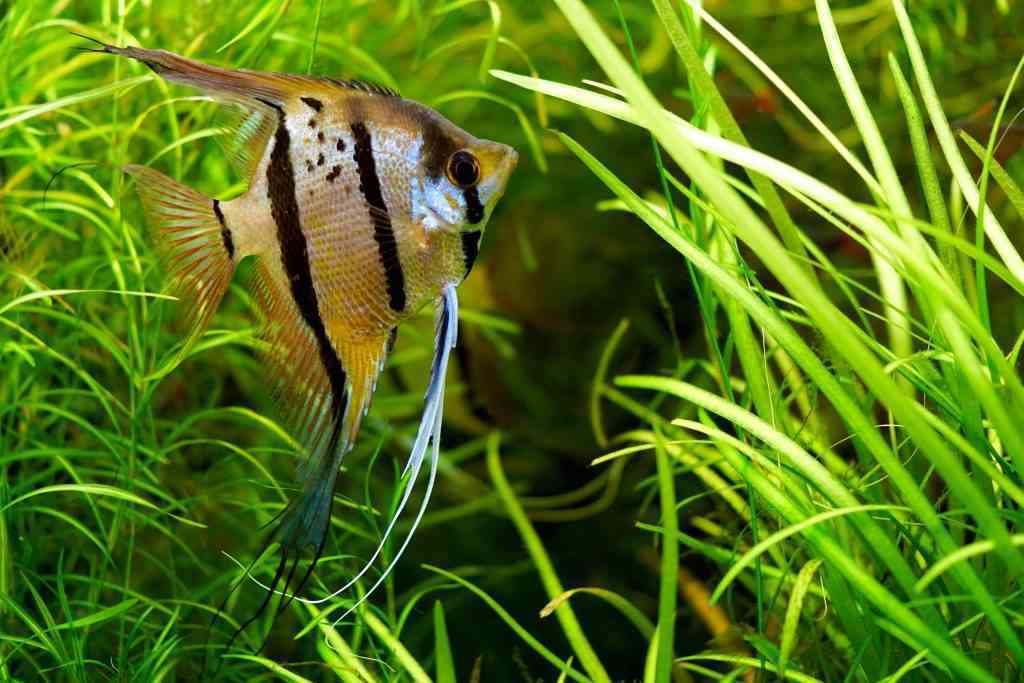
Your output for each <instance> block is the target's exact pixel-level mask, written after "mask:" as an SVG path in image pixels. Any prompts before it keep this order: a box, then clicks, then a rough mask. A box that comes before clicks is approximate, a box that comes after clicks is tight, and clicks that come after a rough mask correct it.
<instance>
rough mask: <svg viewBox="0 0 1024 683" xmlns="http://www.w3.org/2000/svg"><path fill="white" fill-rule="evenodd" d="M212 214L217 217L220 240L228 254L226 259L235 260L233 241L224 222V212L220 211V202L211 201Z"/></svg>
mask: <svg viewBox="0 0 1024 683" xmlns="http://www.w3.org/2000/svg"><path fill="white" fill-rule="evenodd" d="M213 214H214V215H215V216H216V217H217V222H218V223H220V238H221V240H223V241H224V251H226V252H228V258H229V259H234V258H235V241H234V240H233V239H232V238H231V229H230V228H228V224H227V223H225V222H224V212H223V211H221V210H220V200H219V199H214V200H213Z"/></svg>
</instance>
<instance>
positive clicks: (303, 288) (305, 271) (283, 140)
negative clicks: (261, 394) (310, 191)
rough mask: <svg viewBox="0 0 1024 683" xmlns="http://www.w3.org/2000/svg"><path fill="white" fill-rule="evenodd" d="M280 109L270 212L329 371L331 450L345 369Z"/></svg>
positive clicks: (291, 279) (270, 175) (287, 267)
mask: <svg viewBox="0 0 1024 683" xmlns="http://www.w3.org/2000/svg"><path fill="white" fill-rule="evenodd" d="M274 108H275V109H277V112H278V117H279V119H280V120H279V122H278V125H277V131H276V132H275V133H274V148H273V149H272V150H271V151H270V163H269V164H268V165H267V195H268V198H269V199H270V214H271V215H272V216H273V217H274V223H275V224H276V225H277V240H278V242H279V243H280V245H281V263H282V264H283V266H284V272H285V274H286V275H287V276H288V281H289V282H290V283H291V287H292V297H293V298H294V299H295V305H296V306H297V307H298V309H299V313H300V314H301V315H302V319H303V320H305V321H306V324H307V325H308V326H309V329H310V330H312V332H313V336H314V337H315V338H316V342H317V346H318V347H319V351H320V361H321V362H322V363H323V365H324V369H325V370H326V371H327V379H328V381H329V382H330V384H331V393H332V396H333V401H332V403H333V406H334V412H335V418H336V419H335V422H334V429H333V433H332V434H331V443H330V445H329V446H328V448H329V449H330V450H333V449H334V446H335V444H336V442H337V439H338V435H339V433H340V427H341V420H342V417H343V416H344V415H345V406H346V404H347V400H348V399H347V396H346V393H345V384H346V377H345V369H344V368H343V367H342V365H341V360H339V358H338V354H337V353H335V351H334V347H333V346H332V345H331V340H330V339H329V338H328V337H327V330H326V329H325V328H324V321H323V318H322V317H321V316H320V305H319V303H318V302H317V297H316V290H315V289H314V288H313V273H312V271H310V268H309V251H308V248H307V244H306V236H305V234H303V232H302V224H301V222H300V221H299V203H298V199H297V198H296V196H295V169H294V168H293V167H292V160H291V155H290V150H289V148H290V146H291V137H290V136H289V134H288V128H287V126H286V125H285V115H284V111H282V110H281V109H280V108H279V107H276V106H275V107H274Z"/></svg>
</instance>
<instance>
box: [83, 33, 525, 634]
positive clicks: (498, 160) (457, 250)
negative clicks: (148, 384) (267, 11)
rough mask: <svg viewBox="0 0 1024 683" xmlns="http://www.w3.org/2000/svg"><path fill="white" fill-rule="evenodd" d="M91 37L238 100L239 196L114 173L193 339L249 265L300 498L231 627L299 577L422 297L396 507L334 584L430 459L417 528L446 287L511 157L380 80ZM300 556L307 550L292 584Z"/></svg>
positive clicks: (452, 302) (438, 377) (474, 241)
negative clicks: (203, 57) (130, 188)
mask: <svg viewBox="0 0 1024 683" xmlns="http://www.w3.org/2000/svg"><path fill="white" fill-rule="evenodd" d="M100 45H101V46H102V47H100V48H98V49H97V50H96V51H97V52H106V53H109V54H114V55H121V56H124V57H130V58H132V59H135V60H138V61H140V62H142V63H143V64H145V65H146V66H148V67H149V68H150V69H152V70H153V71H154V72H155V73H156V74H158V75H159V76H161V77H163V78H165V79H167V80H168V81H173V82H175V83H182V84H186V85H190V86H194V87H196V88H199V89H201V90H202V91H205V93H206V94H208V95H209V96H211V97H212V98H214V99H215V100H217V101H219V102H221V103H224V104H227V105H231V106H233V107H236V108H239V109H240V116H239V120H240V123H239V124H238V125H237V127H236V128H237V129H236V130H235V131H234V141H233V143H232V144H231V148H233V149H234V150H235V152H236V154H235V156H236V157H237V159H236V161H237V162H238V163H239V164H240V166H239V168H240V170H241V172H242V173H243V176H244V177H245V178H246V179H248V191H247V192H246V193H245V194H244V195H242V196H240V197H238V198H237V199H234V200H231V201H223V202H222V201H219V200H217V199H211V198H209V197H206V196H204V195H202V194H200V193H199V192H197V191H195V190H193V189H191V188H189V187H185V186H184V185H182V184H180V183H178V182H175V181H174V180H172V179H170V178H168V177H166V176H164V175H163V174H161V173H158V172H157V171H154V170H152V169H149V168H145V167H142V166H134V165H133V166H128V167H126V169H125V170H126V171H127V173H129V174H130V175H131V176H133V177H134V179H135V181H136V184H137V187H138V191H139V193H140V196H141V199H142V203H143V208H144V210H145V213H146V218H147V221H148V223H149V224H150V228H151V231H152V233H153V234H154V235H155V242H156V243H157V246H158V250H159V251H160V253H161V254H162V257H163V260H164V263H165V265H166V270H167V272H168V275H169V276H170V279H171V282H172V285H173V287H174V291H175V292H176V293H177V294H178V296H179V298H180V299H181V301H182V304H181V305H183V306H185V307H187V311H188V313H187V315H188V317H189V318H190V319H191V323H192V330H193V332H192V334H193V335H197V334H199V333H200V332H202V330H203V329H204V328H205V327H206V325H207V324H208V323H209V321H210V318H211V316H212V315H213V313H214V311H215V310H216V309H217V306H218V304H219V303H220V300H221V298H222V297H223V295H224V292H225V290H226V289H227V287H228V282H229V281H230V280H231V277H232V274H233V273H234V271H235V267H236V265H237V264H238V262H239V261H241V260H242V259H243V258H246V257H248V256H254V257H256V285H255V290H256V293H257V295H258V301H259V302H260V306H261V309H262V312H263V314H264V315H265V317H266V321H267V325H266V327H267V329H266V342H267V343H266V349H267V350H266V352H265V353H266V362H267V365H268V367H267V377H268V378H269V379H270V381H271V382H272V383H273V385H274V387H273V389H274V391H275V394H276V398H277V403H278V405H279V406H280V407H281V409H282V410H283V414H284V417H285V418H286V423H287V424H288V425H289V427H290V429H291V432H292V433H293V435H294V436H295V437H296V439H297V440H298V441H300V442H301V443H302V444H303V446H304V450H305V454H304V461H303V462H302V464H301V465H300V467H299V471H298V478H299V481H300V484H301V493H300V494H299V495H298V496H297V497H296V498H295V499H293V500H292V501H291V503H290V504H289V505H288V507H287V508H286V509H285V511H284V512H283V513H282V515H281V516H280V517H279V519H278V521H277V524H276V526H275V527H274V528H273V530H272V531H271V533H270V536H269V540H268V541H267V544H268V547H269V546H271V545H272V544H273V543H275V542H276V543H277V544H278V552H279V554H280V557H279V560H278V565H277V568H276V570H275V573H274V576H273V579H272V581H271V582H270V584H269V586H268V588H269V590H268V591H267V593H266V597H265V599H264V601H263V604H262V605H261V606H260V607H259V608H258V610H257V613H256V614H255V615H253V617H252V619H250V620H249V621H248V622H246V623H245V624H243V625H242V627H241V628H240V629H239V631H241V630H242V629H244V628H245V627H246V626H247V625H248V624H249V623H251V622H252V621H253V620H254V619H255V618H256V617H257V616H258V615H259V614H260V613H262V612H263V611H264V610H265V609H266V608H267V606H268V605H269V603H270V600H271V597H272V596H273V595H274V594H275V593H277V594H279V595H281V596H282V598H281V599H280V601H279V607H278V613H280V611H281V610H283V609H284V607H285V605H286V604H287V600H288V599H289V598H290V597H291V596H294V595H295V594H297V593H298V592H299V591H301V590H302V588H303V586H304V585H305V584H306V582H307V581H308V579H309V577H310V574H311V572H312V571H313V568H314V566H315V565H316V562H317V560H318V559H319V557H320V555H321V553H322V552H323V549H324V543H325V540H326V538H327V530H328V526H329V522H330V516H331V502H332V499H333V494H334V487H335V482H336V479H337V476H338V468H339V463H340V461H341V459H342V458H343V457H344V455H345V454H346V453H347V452H348V451H349V450H351V449H352V447H353V445H354V443H355V441H356V436H357V434H358V433H359V425H360V422H361V421H362V419H363V416H364V415H365V414H366V412H367V410H368V408H369V406H370V400H371V398H372V397H373V393H374V388H375V386H376V383H377V378H378V376H379V375H380V372H381V370H382V369H383V367H384V363H385V360H386V358H387V356H388V353H389V350H390V348H391V346H392V344H393V343H394V338H395V334H396V330H397V328H398V326H399V325H400V324H401V323H402V321H404V320H406V319H408V318H409V317H410V316H412V315H413V314H414V313H416V312H417V311H418V310H419V309H421V308H422V307H424V306H426V305H427V304H432V305H434V306H436V307H437V315H436V321H437V323H436V339H435V348H434V357H433V363H432V367H431V374H430V379H429V383H428V387H427V392H426V398H425V407H424V411H423V416H422V419H421V421H420V426H419V431H418V433H417V436H416V439H415V442H414V445H413V448H412V451H411V453H410V456H409V460H408V463H407V465H406V474H407V476H406V479H405V481H406V483H405V488H404V491H403V494H402V498H401V501H400V504H399V506H398V507H397V510H396V512H395V515H394V517H393V518H392V519H391V521H390V523H389V524H388V526H387V528H386V531H385V533H384V538H383V539H382V540H381V541H380V546H378V548H377V550H376V551H375V552H374V553H373V556H372V557H371V558H370V559H369V561H368V562H367V563H366V566H365V567H364V568H363V570H362V571H360V572H359V573H358V574H357V575H356V576H355V577H354V578H353V579H352V581H350V582H349V584H348V586H345V587H343V588H342V589H339V590H338V591H336V592H335V594H338V593H340V592H341V590H344V589H345V588H348V587H349V586H351V585H352V584H353V583H354V582H355V581H356V580H358V579H359V577H361V576H362V575H363V573H364V572H365V571H366V570H367V569H368V568H369V567H370V566H371V564H372V563H373V562H374V560H376V558H377V557H378V555H379V553H380V551H381V547H382V546H383V544H384V542H385V540H386V539H387V538H388V536H389V535H390V533H391V531H392V529H393V528H394V525H395V521H396V520H397V518H398V516H399V515H400V514H401V513H402V511H403V509H404V507H405V505H406V502H407V501H408V498H409V494H410V492H411V491H412V488H413V484H414V483H415V481H416V478H417V476H418V475H419V473H420V470H421V467H422V465H423V463H424V461H425V460H426V456H427V454H428V453H429V454H430V456H431V457H430V458H429V463H430V464H429V481H428V484H427V489H426V495H425V496H424V500H423V504H422V506H421V507H420V509H419V512H418V514H417V517H416V520H415V521H416V522H418V521H419V519H420V517H421V516H422V514H423V509H424V508H425V506H426V503H427V499H428V498H429V495H430V490H431V488H432V486H433V482H434V476H435V473H436V467H437V460H438V454H439V450H438V449H439V439H440V434H441V413H442V403H443V397H444V385H445V380H444V378H445V371H446V367H447V364H448V358H449V352H450V350H451V349H452V347H453V346H454V344H455V337H456V330H457V329H458V300H457V297H456V287H457V286H458V285H459V283H461V282H462V280H463V279H464V278H465V277H466V275H468V273H469V271H470V269H471V268H472V267H473V263H474V261H475V260H476V257H477V250H478V246H479V242H480V237H481V235H482V233H483V229H484V226H485V225H486V224H487V221H488V219H489V218H490V216H491V212H492V211H493V210H494V206H495V204H496V203H497V201H498V200H499V198H500V197H501V196H502V194H503V193H504V191H505V186H506V183H507V182H508V179H509V175H510V174H511V173H512V171H513V169H514V168H515V166H516V162H517V159H518V156H517V154H516V152H515V151H514V150H513V149H512V148H511V147H508V146H506V145H503V144H499V143H496V142H490V141H487V140H481V139H478V138H476V137H474V136H473V135H470V134H469V133H467V132H466V131H464V130H462V129H460V128H458V127H457V126H455V125H454V124H452V123H451V122H449V121H448V120H446V119H445V118H444V117H442V116H441V115H440V114H438V113H437V112H436V111H434V110H433V109H430V108H429V107H426V106H424V105H422V104H419V103H417V102H414V101H411V100H407V99H404V98H402V97H401V96H399V95H398V94H397V93H396V92H394V91H393V90H390V89H388V88H386V87H383V86H379V85H374V84H368V83H364V82H361V81H345V80H336V79H333V78H319V77H311V76H299V75H291V74H282V73H265V72H257V71H248V70H233V69H224V68H219V67H215V66H210V65H208V64H203V63H201V62H197V61H194V60H191V59H187V58H185V57H182V56H180V55H177V54H174V53H171V52H166V51H164V50H150V49H143V48H138V47H115V46H112V45H107V44H105V43H100ZM414 529H415V523H414V525H413V530H414ZM411 536H412V531H410V533H409V537H411ZM409 537H407V538H406V539H405V542H404V543H403V545H402V550H404V549H405V547H406V545H407V544H408V542H409ZM310 550H311V551H312V560H311V561H310V562H309V566H308V568H307V569H306V570H305V573H304V575H303V576H302V577H301V578H300V579H299V580H298V581H295V578H296V569H297V567H298V565H299V561H300V559H301V557H302V556H303V555H304V554H305V553H307V552H308V551H310ZM400 555H401V551H400V552H399V553H397V554H396V557H395V559H394V560H393V561H392V563H391V564H390V565H389V566H388V568H387V569H386V570H385V572H384V574H385V575H386V573H387V572H388V571H390V569H391V567H393V566H394V562H395V561H397V559H398V556H400ZM382 578H383V576H382ZM377 584H379V580H378V582H377ZM237 634H238V632H236V634H235V635H236V636H237ZM233 639H234V637H233V638H232V640H233Z"/></svg>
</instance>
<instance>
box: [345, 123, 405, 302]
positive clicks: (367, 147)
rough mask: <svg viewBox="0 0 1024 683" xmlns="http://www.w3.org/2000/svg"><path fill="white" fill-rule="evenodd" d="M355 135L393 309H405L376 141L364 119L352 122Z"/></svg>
mask: <svg viewBox="0 0 1024 683" xmlns="http://www.w3.org/2000/svg"><path fill="white" fill-rule="evenodd" d="M352 137H353V138H354V139H355V153H354V158H355V161H356V166H357V167H358V168H359V190H360V192H362V193H363V198H364V199H365V200H366V204H367V206H369V208H370V219H371V220H372V221H373V239H374V240H376V241H377V250H378V252H379V253H380V263H381V265H382V266H383V267H384V275H385V278H386V279H387V288H388V299H389V303H390V305H391V310H394V311H404V310H405V274H404V273H403V272H402V262H401V260H400V259H399V257H398V242H396V241H395V231H394V229H393V228H392V227H391V216H389V215H388V207H387V206H386V205H385V204H384V195H383V194H382V193H381V189H380V178H379V177H378V176H377V162H376V161H375V160H374V158H373V141H372V139H371V137H370V131H368V130H367V129H366V125H365V124H364V123H362V122H357V123H353V124H352Z"/></svg>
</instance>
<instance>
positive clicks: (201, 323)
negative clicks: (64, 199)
mask: <svg viewBox="0 0 1024 683" xmlns="http://www.w3.org/2000/svg"><path fill="white" fill-rule="evenodd" d="M124 170H125V171H126V172H127V173H129V174H130V175H131V176H132V177H133V178H135V182H136V185H137V187H138V190H139V195H140V196H141V198H142V207H143V209H144V211H145V213H146V220H147V221H148V223H149V227H150V231H151V233H152V234H153V239H154V240H155V242H156V246H157V250H158V252H159V253H160V256H161V258H162V260H163V263H164V267H165V268H166V271H167V275H168V276H169V278H170V287H171V292H172V293H173V294H174V295H176V296H177V297H178V298H179V299H180V300H181V303H180V306H181V310H182V313H183V315H184V317H185V318H186V320H188V321H189V323H191V330H192V331H191V334H190V336H189V341H192V340H194V339H195V338H196V337H198V336H199V334H201V333H202V332H203V330H205V329H206V326H207V324H209V322H210V317H211V316H213V313H214V311H216V310H217V306H218V305H219V304H220V300H221V298H223V296H224V292H225V291H227V288H228V283H229V282H230V281H231V276H232V274H233V273H234V272H235V260H234V256H235V248H234V244H233V243H232V239H231V232H230V230H228V228H227V227H226V226H225V224H224V218H223V213H222V212H221V210H220V202H219V201H218V200H216V199H210V198H209V197H206V196H204V195H202V194H201V193H199V192H196V191H195V190H193V189H192V188H190V187H186V186H184V185H182V184H181V183H179V182H176V181H174V180H171V179H170V178H168V177H167V176H165V175H164V174H162V173H159V172H157V171H154V170H153V169H150V168H146V167H145V166H134V165H133V166H126V167H125V169H124Z"/></svg>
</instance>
